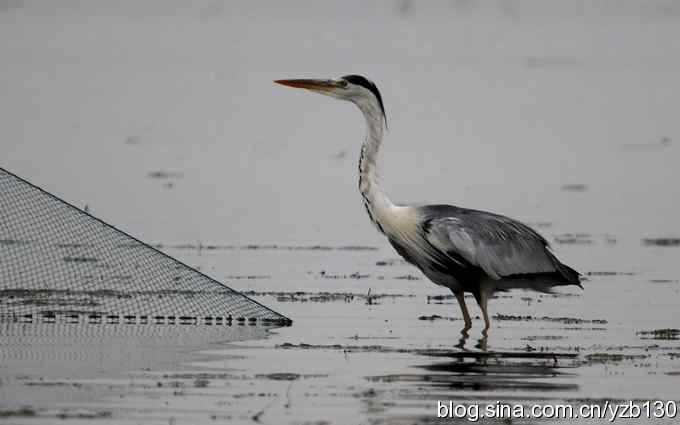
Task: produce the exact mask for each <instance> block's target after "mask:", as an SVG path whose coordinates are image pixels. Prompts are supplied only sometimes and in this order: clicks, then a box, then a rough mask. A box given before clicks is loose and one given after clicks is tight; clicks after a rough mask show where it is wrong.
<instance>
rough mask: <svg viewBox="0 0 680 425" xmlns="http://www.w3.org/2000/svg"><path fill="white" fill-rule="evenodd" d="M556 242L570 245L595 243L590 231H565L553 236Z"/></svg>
mask: <svg viewBox="0 0 680 425" xmlns="http://www.w3.org/2000/svg"><path fill="white" fill-rule="evenodd" d="M553 239H554V241H555V243H558V244H564V245H566V244H568V245H589V244H592V243H593V240H592V235H591V234H589V233H565V234H562V235H555V236H553Z"/></svg>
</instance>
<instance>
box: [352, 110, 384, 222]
mask: <svg viewBox="0 0 680 425" xmlns="http://www.w3.org/2000/svg"><path fill="white" fill-rule="evenodd" d="M355 103H356V105H357V106H358V107H359V109H360V110H361V112H362V113H363V114H364V117H365V118H366V126H367V133H366V139H365V140H364V143H363V144H362V146H361V156H360V158H359V191H360V192H361V196H362V198H363V202H364V206H365V207H366V212H367V213H368V216H369V218H370V219H371V221H372V222H373V224H374V225H375V226H376V227H377V228H378V230H379V231H380V232H382V233H386V231H387V229H385V226H386V225H388V223H389V221H390V215H391V213H392V210H393V208H394V204H392V201H390V199H389V198H388V197H387V195H386V194H385V191H384V190H383V188H382V186H381V184H380V178H379V175H378V166H377V163H376V161H377V157H378V153H379V151H380V145H381V144H382V139H383V129H384V127H383V123H384V116H383V113H382V110H381V109H380V106H379V105H378V104H377V102H375V101H371V100H360V101H357V102H355Z"/></svg>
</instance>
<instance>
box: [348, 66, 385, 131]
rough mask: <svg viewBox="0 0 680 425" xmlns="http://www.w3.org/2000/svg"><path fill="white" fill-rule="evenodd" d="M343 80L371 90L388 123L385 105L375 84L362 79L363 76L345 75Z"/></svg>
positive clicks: (364, 78)
mask: <svg viewBox="0 0 680 425" xmlns="http://www.w3.org/2000/svg"><path fill="white" fill-rule="evenodd" d="M342 78H343V80H346V81H348V82H350V83H352V84H356V85H357V86H361V87H363V88H365V89H367V90H370V91H371V93H373V94H374V95H375V97H376V98H378V103H379V104H380V109H382V113H383V115H384V116H385V117H386V119H385V121H386V122H387V114H386V113H385V105H383V100H382V96H381V95H380V91H379V90H378V87H376V86H375V84H373V82H371V81H370V80H369V79H367V78H366V77H362V76H361V75H345V76H344V77H342Z"/></svg>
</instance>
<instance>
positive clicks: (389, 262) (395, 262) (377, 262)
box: [375, 258, 406, 267]
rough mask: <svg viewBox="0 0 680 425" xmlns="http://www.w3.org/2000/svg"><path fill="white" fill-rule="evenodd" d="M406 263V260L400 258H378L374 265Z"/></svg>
mask: <svg viewBox="0 0 680 425" xmlns="http://www.w3.org/2000/svg"><path fill="white" fill-rule="evenodd" d="M403 264H406V261H404V260H402V259H401V258H390V259H388V260H380V261H376V262H375V265H376V266H381V267H382V266H395V265H403Z"/></svg>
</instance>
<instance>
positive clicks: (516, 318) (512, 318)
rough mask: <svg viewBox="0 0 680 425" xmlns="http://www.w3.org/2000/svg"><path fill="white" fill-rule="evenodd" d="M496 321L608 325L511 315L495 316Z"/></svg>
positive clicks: (595, 321)
mask: <svg viewBox="0 0 680 425" xmlns="http://www.w3.org/2000/svg"><path fill="white" fill-rule="evenodd" d="M493 319H494V320H499V321H515V322H518V321H521V322H533V321H541V322H555V323H561V324H565V325H574V324H579V325H580V324H595V325H606V324H607V323H609V322H607V320H604V319H592V320H587V319H579V318H576V317H549V316H543V317H534V316H531V315H526V316H514V315H511V314H495V315H494V316H493Z"/></svg>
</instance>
